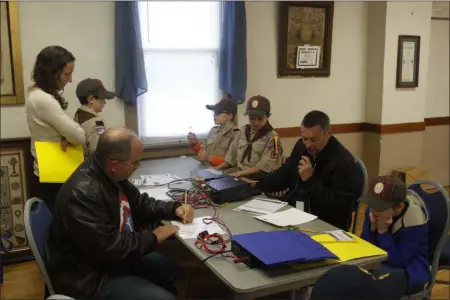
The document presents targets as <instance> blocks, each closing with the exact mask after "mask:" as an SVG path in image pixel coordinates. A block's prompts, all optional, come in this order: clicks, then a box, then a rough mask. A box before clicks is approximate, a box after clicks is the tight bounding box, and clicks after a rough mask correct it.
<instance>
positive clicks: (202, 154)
mask: <svg viewBox="0 0 450 300" xmlns="http://www.w3.org/2000/svg"><path fill="white" fill-rule="evenodd" d="M197 155H198V158H200V160H209V157H208V152H206V150H205V149H203V148H202V149H200V151H198V154H197Z"/></svg>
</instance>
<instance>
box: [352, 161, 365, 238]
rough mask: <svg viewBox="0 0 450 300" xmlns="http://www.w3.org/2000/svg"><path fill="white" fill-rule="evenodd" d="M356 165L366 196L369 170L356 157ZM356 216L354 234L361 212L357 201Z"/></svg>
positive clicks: (362, 193) (362, 189) (362, 190)
mask: <svg viewBox="0 0 450 300" xmlns="http://www.w3.org/2000/svg"><path fill="white" fill-rule="evenodd" d="M355 165H356V167H357V170H358V172H359V173H360V174H361V178H362V182H361V183H362V184H361V194H360V195H361V196H363V195H364V192H365V191H366V187H367V169H366V166H365V165H364V163H363V162H362V160H360V159H359V158H357V157H356V156H355ZM354 211H355V216H354V218H353V225H352V232H353V233H356V225H357V224H358V212H359V201H356V204H355V208H354Z"/></svg>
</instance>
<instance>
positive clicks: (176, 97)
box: [137, 1, 222, 147]
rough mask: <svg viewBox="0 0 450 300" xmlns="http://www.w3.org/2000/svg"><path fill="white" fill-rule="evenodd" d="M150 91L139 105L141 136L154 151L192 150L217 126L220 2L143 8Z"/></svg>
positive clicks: (159, 4) (145, 4)
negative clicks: (192, 141) (194, 141)
mask: <svg viewBox="0 0 450 300" xmlns="http://www.w3.org/2000/svg"><path fill="white" fill-rule="evenodd" d="M139 15H140V22H141V35H142V47H143V50H144V60H145V71H146V74H147V82H148V91H147V93H145V94H143V95H142V96H140V97H139V99H138V105H137V108H138V127H139V135H140V136H142V137H143V140H144V144H145V145H146V146H150V147H158V146H169V145H180V144H187V140H186V135H187V133H188V132H189V131H190V130H192V131H193V132H195V133H196V134H197V136H198V137H205V136H206V135H207V133H208V131H209V130H210V129H211V127H212V126H214V119H213V115H212V112H211V111H209V110H207V109H206V108H205V105H206V104H214V103H216V102H217V101H218V100H220V98H221V96H222V92H221V91H220V89H219V42H220V24H221V4H220V2H172V1H168V2H153V1H149V2H139Z"/></svg>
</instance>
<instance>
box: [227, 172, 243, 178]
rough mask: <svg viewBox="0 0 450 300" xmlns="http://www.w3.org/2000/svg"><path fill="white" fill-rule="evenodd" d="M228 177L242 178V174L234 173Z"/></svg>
mask: <svg viewBox="0 0 450 300" xmlns="http://www.w3.org/2000/svg"><path fill="white" fill-rule="evenodd" d="M228 175H230V176H231V177H240V176H241V173H240V172H234V173H230V174H228Z"/></svg>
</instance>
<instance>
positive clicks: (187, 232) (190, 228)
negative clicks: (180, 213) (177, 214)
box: [172, 217, 226, 239]
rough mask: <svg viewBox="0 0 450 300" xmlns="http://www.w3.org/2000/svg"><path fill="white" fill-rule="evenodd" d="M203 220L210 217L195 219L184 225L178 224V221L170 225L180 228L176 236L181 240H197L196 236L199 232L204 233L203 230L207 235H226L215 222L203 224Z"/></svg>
mask: <svg viewBox="0 0 450 300" xmlns="http://www.w3.org/2000/svg"><path fill="white" fill-rule="evenodd" d="M204 218H210V217H199V218H195V219H194V221H193V222H192V223H188V224H184V223H183V222H179V221H172V224H173V225H177V226H178V227H180V230H179V231H178V233H177V234H178V235H179V236H180V237H181V238H182V239H195V238H197V236H198V234H199V233H200V232H202V231H205V230H207V231H208V233H209V234H213V233H218V234H226V232H225V231H224V230H223V229H222V228H221V227H220V226H219V224H217V223H216V222H213V223H211V224H205V223H204V222H203V219H204Z"/></svg>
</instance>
